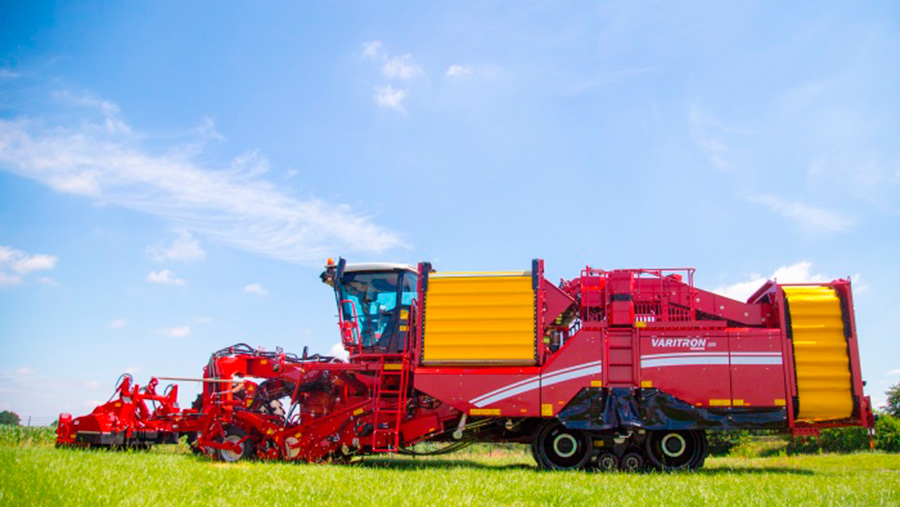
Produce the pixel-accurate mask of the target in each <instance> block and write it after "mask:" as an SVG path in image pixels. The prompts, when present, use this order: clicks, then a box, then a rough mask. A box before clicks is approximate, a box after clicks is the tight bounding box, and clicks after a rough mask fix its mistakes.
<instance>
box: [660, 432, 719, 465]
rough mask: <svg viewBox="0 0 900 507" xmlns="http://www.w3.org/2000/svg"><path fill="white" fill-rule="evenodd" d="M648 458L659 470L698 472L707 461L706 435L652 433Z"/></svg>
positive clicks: (701, 433)
mask: <svg viewBox="0 0 900 507" xmlns="http://www.w3.org/2000/svg"><path fill="white" fill-rule="evenodd" d="M646 450H647V458H648V459H649V461H650V464H651V465H653V466H654V467H655V468H656V469H657V470H662V471H664V472H668V471H672V470H696V469H698V468H700V467H702V466H703V462H704V461H705V460H706V433H704V432H703V431H698V430H679V431H675V430H662V431H651V432H650V435H649V436H648V437H647V443H646Z"/></svg>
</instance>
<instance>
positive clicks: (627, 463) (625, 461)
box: [619, 452, 644, 472]
mask: <svg viewBox="0 0 900 507" xmlns="http://www.w3.org/2000/svg"><path fill="white" fill-rule="evenodd" d="M643 468H644V457H643V456H642V455H641V454H640V453H637V452H627V453H625V455H624V456H622V460H621V461H620V462H619V470H621V471H623V472H638V471H640V470H642V469H643Z"/></svg>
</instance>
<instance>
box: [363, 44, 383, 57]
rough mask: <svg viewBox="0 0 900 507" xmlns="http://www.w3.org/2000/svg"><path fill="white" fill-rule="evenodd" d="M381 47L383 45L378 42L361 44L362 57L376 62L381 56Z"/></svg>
mask: <svg viewBox="0 0 900 507" xmlns="http://www.w3.org/2000/svg"><path fill="white" fill-rule="evenodd" d="M382 46H384V44H383V43H382V42H381V41H380V40H370V41H368V42H363V45H362V47H363V56H365V57H366V58H368V59H369V60H378V59H379V58H380V57H381V56H382V50H381V48H382Z"/></svg>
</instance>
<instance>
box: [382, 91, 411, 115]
mask: <svg viewBox="0 0 900 507" xmlns="http://www.w3.org/2000/svg"><path fill="white" fill-rule="evenodd" d="M405 98H406V90H394V88H393V87H392V86H391V85H387V86H376V87H375V102H376V103H377V104H378V105H379V106H381V107H383V108H386V109H395V110H397V111H400V112H401V113H403V112H406V111H405V110H404V109H403V99H405Z"/></svg>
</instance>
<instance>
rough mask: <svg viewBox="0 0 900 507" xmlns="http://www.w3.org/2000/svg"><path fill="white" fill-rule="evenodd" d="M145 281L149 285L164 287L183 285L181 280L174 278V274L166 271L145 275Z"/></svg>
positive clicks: (183, 282)
mask: <svg viewBox="0 0 900 507" xmlns="http://www.w3.org/2000/svg"><path fill="white" fill-rule="evenodd" d="M147 281H148V282H150V283H162V284H165V285H184V284H185V283H187V282H185V281H184V280H183V279H181V278H178V277H177V276H175V273H173V272H171V271H169V270H168V269H163V270H162V271H151V272H150V273H148V274H147Z"/></svg>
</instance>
